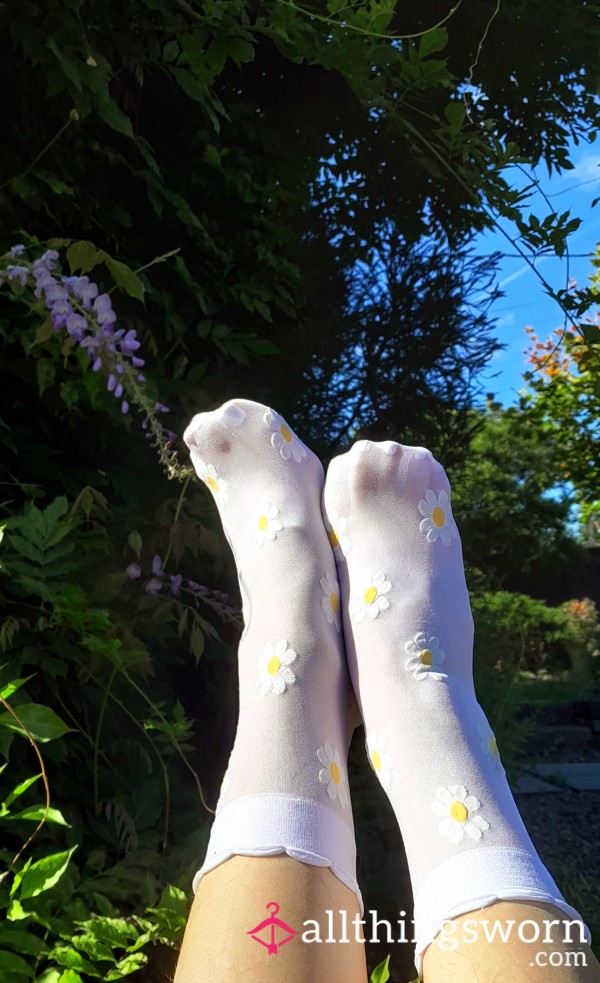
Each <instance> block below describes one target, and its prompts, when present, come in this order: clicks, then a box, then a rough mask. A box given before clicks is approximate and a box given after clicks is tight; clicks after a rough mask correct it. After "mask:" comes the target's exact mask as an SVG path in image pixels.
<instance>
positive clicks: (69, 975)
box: [58, 969, 84, 983]
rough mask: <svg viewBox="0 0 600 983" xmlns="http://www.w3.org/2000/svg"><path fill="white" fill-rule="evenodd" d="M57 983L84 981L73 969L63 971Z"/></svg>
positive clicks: (78, 982)
mask: <svg viewBox="0 0 600 983" xmlns="http://www.w3.org/2000/svg"><path fill="white" fill-rule="evenodd" d="M58 983H84V981H83V979H82V977H81V976H80V975H79V973H76V972H75V970H74V969H65V971H64V973H61V975H60V976H59V977H58Z"/></svg>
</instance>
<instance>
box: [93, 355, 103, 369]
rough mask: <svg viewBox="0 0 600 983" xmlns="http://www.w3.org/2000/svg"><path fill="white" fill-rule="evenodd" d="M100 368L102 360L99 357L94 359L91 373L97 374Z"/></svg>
mask: <svg viewBox="0 0 600 983" xmlns="http://www.w3.org/2000/svg"><path fill="white" fill-rule="evenodd" d="M101 368H102V359H101V358H100V357H98V358H96V359H94V364H93V365H92V372H99V371H100V369H101Z"/></svg>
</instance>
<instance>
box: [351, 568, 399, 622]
mask: <svg viewBox="0 0 600 983" xmlns="http://www.w3.org/2000/svg"><path fill="white" fill-rule="evenodd" d="M391 589H392V585H391V583H390V581H389V580H386V579H385V574H384V573H376V574H374V575H373V576H372V577H368V578H367V579H366V580H365V581H364V583H363V586H362V587H361V589H360V591H359V592H358V594H357V595H356V596H355V597H354V598H353V599H352V601H351V602H350V615H351V617H352V620H353V621H355V622H357V623H358V622H360V621H363V619H364V618H365V616H366V615H368V616H369V618H371V619H374V618H377V616H378V615H379V614H380V613H381V612H382V611H387V609H388V608H389V606H390V602H389V600H388V598H387V597H386V596H385V595H386V594H388V593H389V591H391Z"/></svg>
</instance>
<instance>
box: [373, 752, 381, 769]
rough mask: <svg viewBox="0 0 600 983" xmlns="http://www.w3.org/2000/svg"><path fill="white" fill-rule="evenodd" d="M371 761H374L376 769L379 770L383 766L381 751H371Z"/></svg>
mask: <svg viewBox="0 0 600 983" xmlns="http://www.w3.org/2000/svg"><path fill="white" fill-rule="evenodd" d="M371 761H372V762H373V767H374V769H375V771H379V769H380V768H381V755H380V753H379V751H371Z"/></svg>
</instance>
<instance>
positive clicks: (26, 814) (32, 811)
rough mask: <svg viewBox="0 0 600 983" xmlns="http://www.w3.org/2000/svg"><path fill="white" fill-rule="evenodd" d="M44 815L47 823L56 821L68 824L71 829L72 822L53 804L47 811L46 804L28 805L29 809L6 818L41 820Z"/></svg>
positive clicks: (58, 823) (61, 824)
mask: <svg viewBox="0 0 600 983" xmlns="http://www.w3.org/2000/svg"><path fill="white" fill-rule="evenodd" d="M44 816H45V817H46V822H47V823H56V824H57V825H58V826H67V827H68V828H69V829H70V828H71V825H70V823H68V822H67V820H66V819H65V818H64V816H63V814H62V812H60V811H59V810H58V809H54V808H53V807H52V806H49V807H48V811H47V812H46V806H44V805H35V806H28V808H27V809H21V811H20V812H15V813H13V814H12V815H10V816H5V817H4V818H5V819H9V820H13V819H27V820H33V821H36V822H39V821H40V819H43V818H44Z"/></svg>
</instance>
